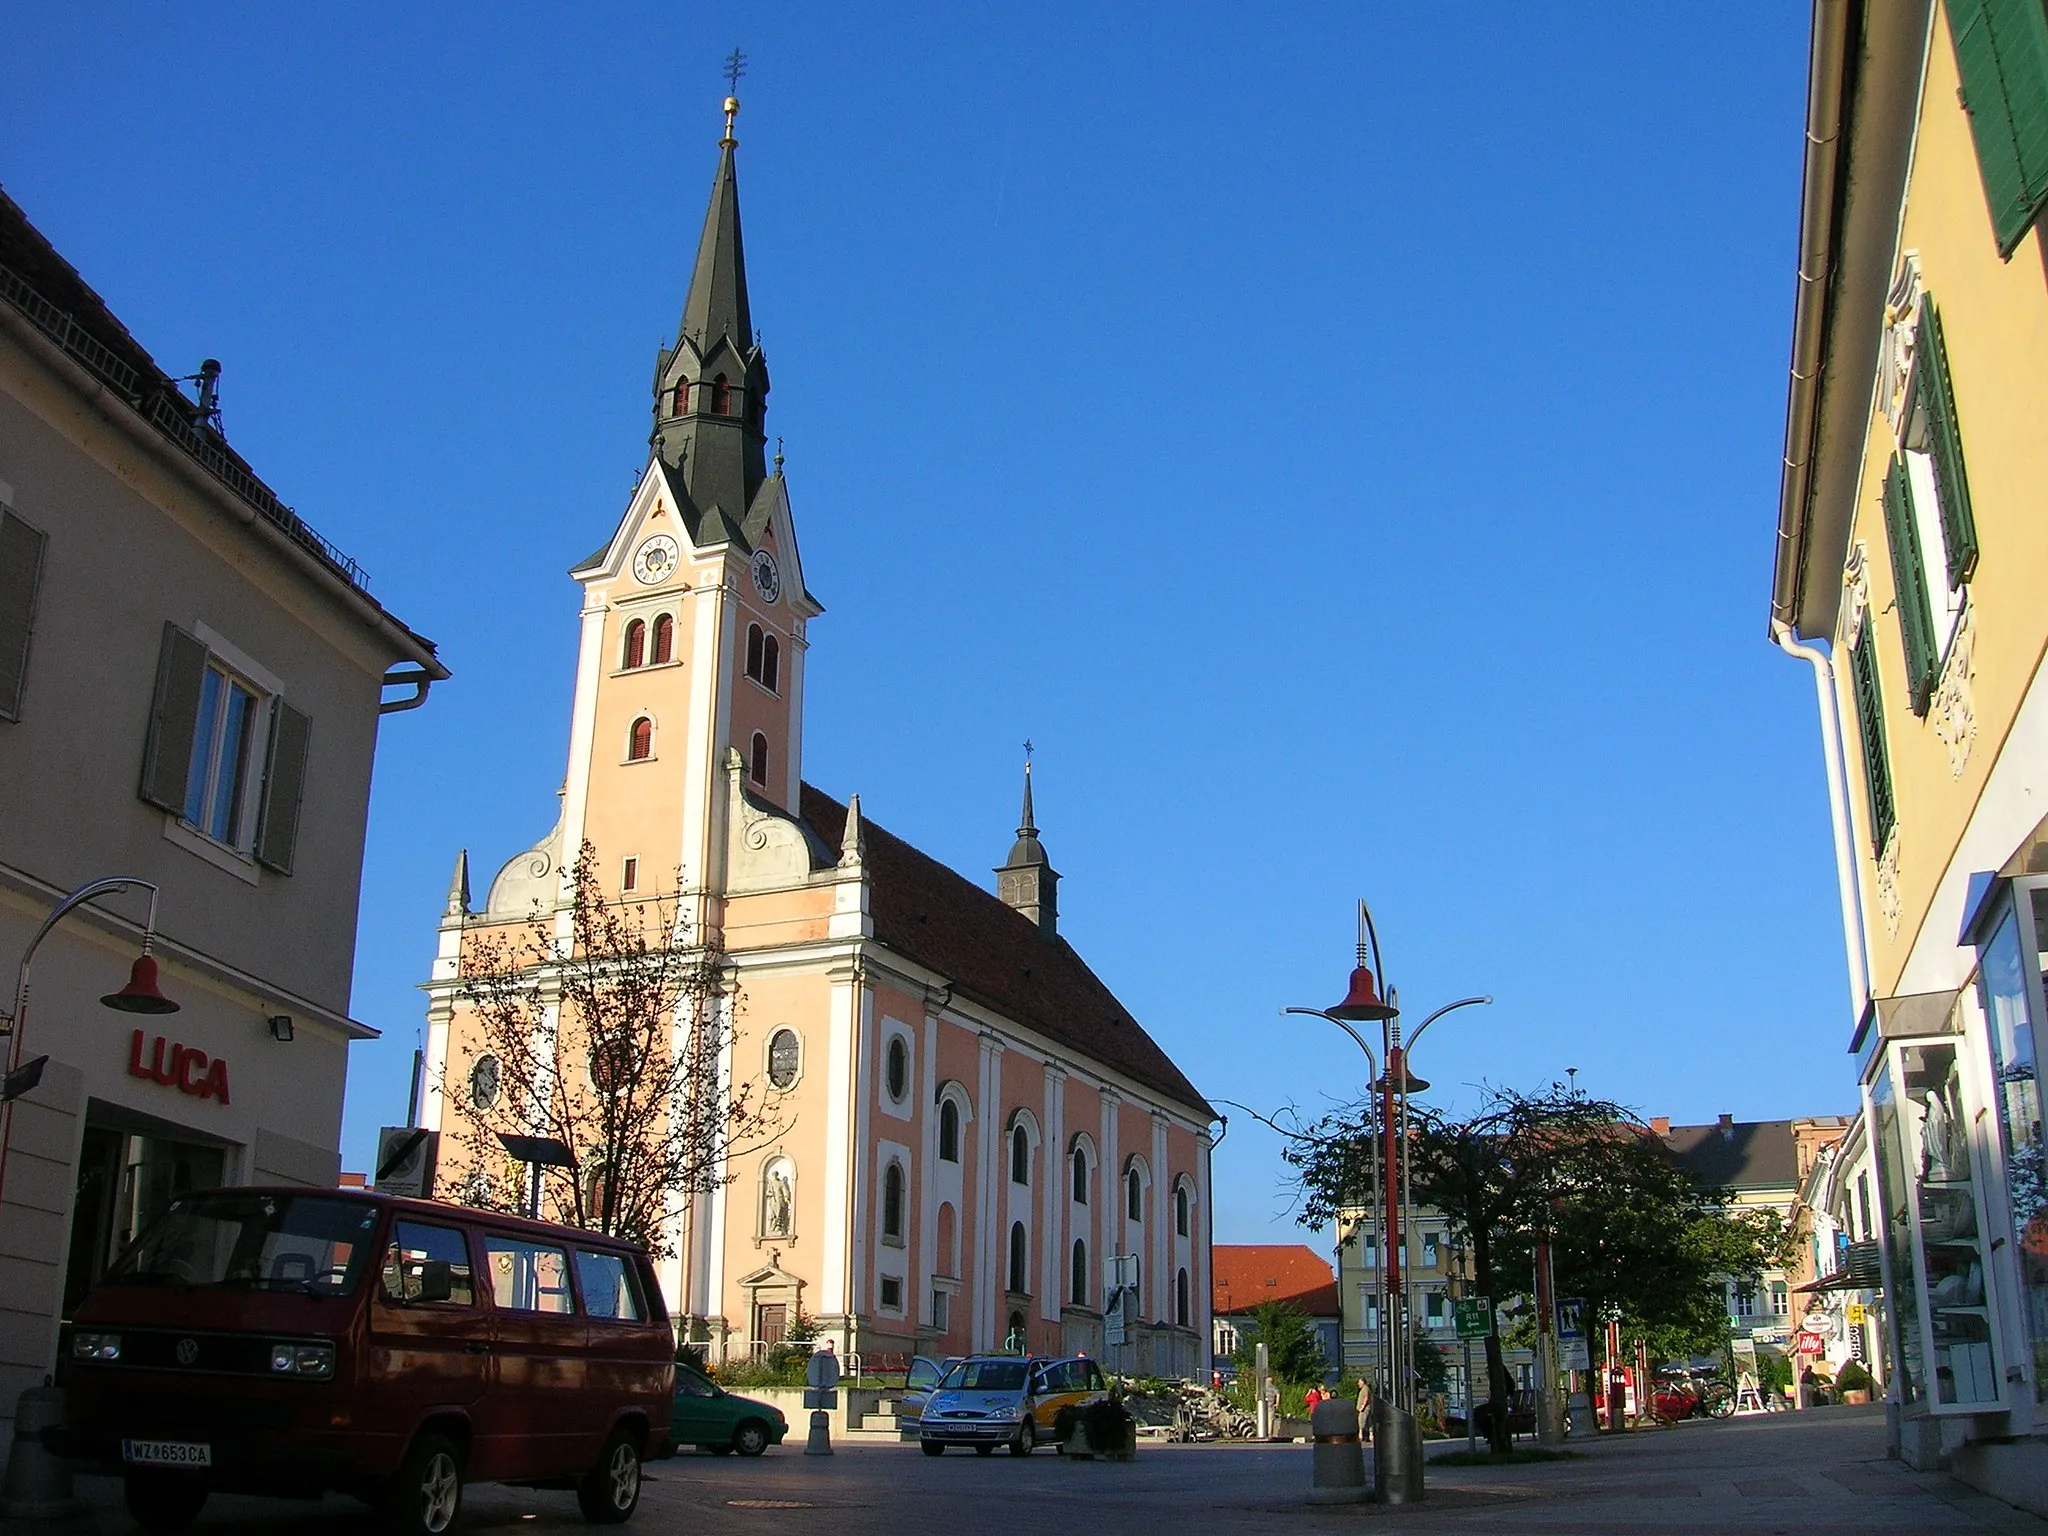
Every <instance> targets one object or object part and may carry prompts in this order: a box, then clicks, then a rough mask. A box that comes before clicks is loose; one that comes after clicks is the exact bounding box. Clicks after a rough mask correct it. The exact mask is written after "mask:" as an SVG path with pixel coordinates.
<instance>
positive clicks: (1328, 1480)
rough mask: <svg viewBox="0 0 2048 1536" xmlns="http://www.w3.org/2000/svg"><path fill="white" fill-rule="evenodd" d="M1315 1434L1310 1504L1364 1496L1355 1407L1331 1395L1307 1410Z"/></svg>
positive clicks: (1351, 1501)
mask: <svg viewBox="0 0 2048 1536" xmlns="http://www.w3.org/2000/svg"><path fill="white" fill-rule="evenodd" d="M1308 1422H1309V1429H1310V1431H1311V1432H1312V1434H1313V1435H1314V1437H1315V1451H1314V1456H1315V1469H1314V1471H1313V1473H1312V1474H1311V1477H1310V1483H1309V1490H1308V1501H1309V1503H1311V1504H1357V1503H1361V1502H1363V1501H1364V1499H1365V1446H1364V1445H1363V1444H1361V1443H1360V1441H1359V1438H1358V1408H1357V1406H1356V1405H1355V1404H1353V1403H1348V1402H1344V1401H1342V1400H1341V1399H1336V1398H1332V1399H1331V1400H1330V1401H1328V1402H1322V1403H1317V1404H1316V1406H1315V1408H1314V1410H1313V1411H1312V1412H1311V1413H1310V1414H1309V1419H1308Z"/></svg>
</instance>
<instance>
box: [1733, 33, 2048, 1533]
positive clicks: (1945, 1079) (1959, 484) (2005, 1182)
mask: <svg viewBox="0 0 2048 1536" xmlns="http://www.w3.org/2000/svg"><path fill="white" fill-rule="evenodd" d="M1813 16H1814V23H1813V60H1812V70H1811V91H1810V96H1809V101H1808V113H1807V132H1806V137H1805V146H1806V148H1805V155H1806V168H1805V190H1804V195H1803V209H1802V213H1801V219H1800V244H1799V252H1800V254H1799V268H1798V283H1797V300H1796V305H1795V309H1794V318H1793V358H1792V371H1791V382H1790V390H1789V402H1788V411H1787V422H1786V437H1785V449H1784V479H1783V486H1782V493H1781V497H1780V503H1779V512H1778V531H1777V556H1776V561H1775V573H1774V580H1773V585H1772V593H1771V615H1770V617H1771V623H1772V626H1773V630H1774V633H1775V635H1776V637H1777V638H1778V640H1779V643H1780V644H1781V645H1783V646H1784V647H1785V649H1787V650H1788V651H1789V652H1791V653H1792V654H1793V655H1795V656H1797V657H1800V658H1801V659H1803V660H1804V661H1805V662H1806V663H1807V664H1808V665H1809V666H1810V667H1811V668H1812V670H1813V675H1814V678H1815V680H1816V683H1817V689H1818V700H1819V712H1820V727H1821V740H1822V743H1823V756H1824V764H1825V767H1826V770H1827V778H1828V788H1829V797H1830V803H1831V807H1832V810H1833V817H1834V833H1835V852H1836V858H1837V864H1838V869H1839V874H1840V885H1841V907H1842V919H1843V938H1844V947H1845V952H1846V955H1847V961H1848V973H1849V982H1850V1008H1849V1010H1848V1012H1847V1014H1846V1015H1845V1018H1844V1034H1845V1037H1847V1038H1848V1039H1849V1040H1850V1041H1851V1049H1852V1050H1853V1051H1854V1052H1855V1054H1856V1058H1857V1061H1858V1065H1859V1069H1860V1074H1861V1084H1862V1089H1863V1113H1864V1120H1865V1133H1866V1136H1867V1141H1868V1146H1869V1152H1870V1159H1871V1162H1872V1164H1873V1165H1874V1172H1875V1175H1876V1180H1875V1182H1876V1189H1875V1191H1874V1202H1875V1205H1876V1207H1877V1209H1876V1213H1875V1216H1876V1226H1877V1228H1878V1232H1879V1235H1880V1237H1881V1241H1882V1249H1883V1256H1884V1274H1883V1281H1884V1284H1883V1293H1884V1299H1885V1308H1884V1312H1885V1320H1886V1326H1887V1328H1888V1330H1889V1335H1890V1336H1889V1338H1888V1339H1887V1341H1886V1344H1887V1348H1886V1350H1885V1355H1886V1357H1887V1359H1888V1361H1889V1363H1890V1378H1889V1381H1888V1383H1887V1385H1888V1387H1889V1389H1890V1393H1891V1398H1892V1401H1893V1403H1894V1404H1895V1413H1894V1415H1893V1422H1894V1423H1895V1424H1896V1426H1897V1429H1898V1436H1899V1444H1900V1449H1901V1450H1902V1452H1903V1453H1904V1454H1905V1455H1906V1456H1907V1457H1908V1459H1910V1460H1911V1461H1913V1462H1914V1463H1915V1464H1916V1465H1923V1466H1928V1465H1933V1464H1935V1463H1936V1462H1937V1461H1939V1460H1942V1459H1944V1458H1947V1459H1949V1460H1951V1461H1952V1462H1953V1465H1954V1466H1955V1468H1956V1470H1957V1471H1958V1472H1959V1473H1961V1474H1962V1475H1963V1476H1965V1477H1967V1478H1969V1479H1971V1480H1972V1481H1974V1482H1977V1483H1979V1484H1980V1485H1982V1486H1984V1487H1986V1488H1988V1489H1991V1490H1992V1491H1994V1492H1997V1493H1999V1494H2000V1495H2001V1496H2004V1497H2007V1498H2011V1499H2014V1500H2015V1501H2016V1502H2026V1503H2030V1504H2031V1506H2032V1507H2034V1508H2036V1509H2048V1495H2044V1493H2043V1490H2048V1186H2044V1182H2043V1177H2042V1169H2043V1156H2044V1147H2043V1139H2042V1128H2041V1105H2040V1089H2039V1081H2038V1067H2037V1064H2038V1062H2039V1061H2040V1059H2041V1056H2042V1049H2043V1046H2044V1044H2048V1010H2044V1006H2043V995H2042V984H2041V970H2042V955H2043V947H2044V946H2043V943H2042V936H2043V935H2044V934H2048V889H2044V887H2048V880H2044V878H2043V876H2044V875H2048V821H2044V816H2043V813H2044V810H2048V676H2044V673H2043V671H2042V660H2043V656H2044V653H2048V606H2044V605H2043V603H2042V601H2041V593H2042V591H2043V590H2044V585H2048V499H2044V495H2048V493H2044V490H2043V487H2044V486H2048V430H2044V428H2043V423H2044V422H2048V252H2044V248H2043V235H2042V230H2041V226H2040V219H2041V215H2042V213H2043V211H2044V209H2048V12H2044V10H2043V7H2042V6H2041V5H2040V4H2038V3H2035V0H1945V3H1928V0H1898V3H1895V4H1888V5H1867V4H1856V3H1849V0H1817V3H1816V4H1815V5H1814V9H1813Z"/></svg>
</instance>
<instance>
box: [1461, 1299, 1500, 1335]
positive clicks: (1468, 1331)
mask: <svg viewBox="0 0 2048 1536" xmlns="http://www.w3.org/2000/svg"><path fill="white" fill-rule="evenodd" d="M1451 1316H1452V1318H1453V1320H1454V1321H1455V1322H1456V1323H1457V1325H1458V1337H1459V1338H1461V1339H1483V1338H1485V1337H1486V1336H1487V1335H1488V1334H1489V1333H1491V1332H1493V1298H1492V1297H1491V1296H1460V1297H1458V1298H1457V1299H1456V1300H1455V1301H1453V1302H1452V1303H1451Z"/></svg>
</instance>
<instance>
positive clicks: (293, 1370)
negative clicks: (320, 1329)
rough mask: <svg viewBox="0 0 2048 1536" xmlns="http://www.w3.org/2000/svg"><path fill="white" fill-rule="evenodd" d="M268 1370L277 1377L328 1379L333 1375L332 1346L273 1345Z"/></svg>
mask: <svg viewBox="0 0 2048 1536" xmlns="http://www.w3.org/2000/svg"><path fill="white" fill-rule="evenodd" d="M270 1369H271V1370H272V1371H273V1372H275V1373H276V1374H277V1375H279V1376H314V1377H328V1376H332V1375H333V1374H334V1346H333V1345H332V1344H273V1345H271V1346H270Z"/></svg>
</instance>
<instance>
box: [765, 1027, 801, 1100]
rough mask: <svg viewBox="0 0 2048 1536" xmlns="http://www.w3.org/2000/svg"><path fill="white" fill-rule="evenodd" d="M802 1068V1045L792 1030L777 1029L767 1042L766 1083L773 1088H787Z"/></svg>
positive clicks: (794, 1080)
mask: <svg viewBox="0 0 2048 1536" xmlns="http://www.w3.org/2000/svg"><path fill="white" fill-rule="evenodd" d="M802 1066H803V1044H802V1042H801V1041H799V1040H798V1039H797V1037H796V1031H795V1030H793V1029H778V1030H777V1031H776V1032H775V1038H774V1039H772V1040H770V1041H769V1042H768V1082H769V1085H770V1086H771V1087H774V1088H788V1087H791V1086H792V1085H793V1084H794V1083H795V1082H796V1075H797V1073H798V1071H799V1070H801V1068H802Z"/></svg>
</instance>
